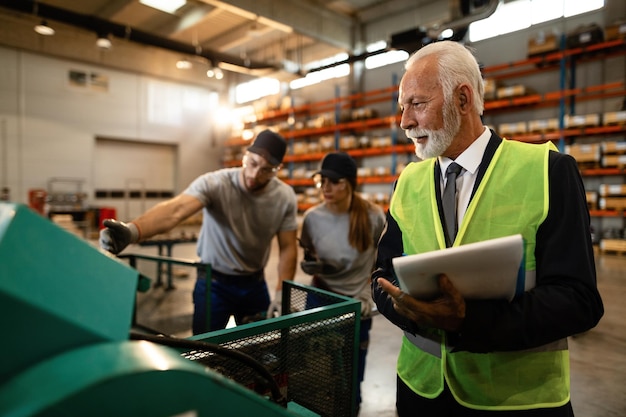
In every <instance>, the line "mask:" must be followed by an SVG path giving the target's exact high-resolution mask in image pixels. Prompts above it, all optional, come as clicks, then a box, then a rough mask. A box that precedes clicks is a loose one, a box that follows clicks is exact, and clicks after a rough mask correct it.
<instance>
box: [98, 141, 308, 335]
mask: <svg viewBox="0 0 626 417" xmlns="http://www.w3.org/2000/svg"><path fill="white" fill-rule="evenodd" d="M286 147H287V145H286V142H285V140H284V139H283V138H282V137H281V136H280V135H278V134H277V133H274V132H272V131H270V130H264V131H262V132H260V133H259V134H258V135H257V137H256V139H255V140H254V142H253V144H252V145H251V146H250V147H249V148H248V149H247V151H246V153H245V154H244V156H243V166H242V167H240V168H226V169H221V170H218V171H214V172H208V173H205V174H203V175H201V176H199V177H198V178H196V179H195V180H194V181H193V182H192V183H191V184H190V185H189V186H188V187H187V189H186V190H185V191H183V192H182V193H181V194H179V195H177V196H176V197H174V198H172V199H170V200H168V201H164V202H162V203H159V204H157V205H156V206H154V207H153V208H151V209H149V210H148V211H146V212H145V213H144V214H142V215H141V216H139V217H138V218H136V219H135V220H133V221H132V222H130V223H122V222H119V221H115V220H105V221H104V225H105V226H106V228H105V229H103V230H102V231H101V232H100V246H101V247H102V248H103V249H106V250H108V251H110V252H112V253H115V254H117V253H119V252H121V251H122V250H123V249H124V248H125V247H126V246H127V245H128V244H130V243H136V242H138V241H139V240H141V239H147V238H149V237H151V236H154V235H157V234H159V233H164V232H167V231H169V230H171V229H172V228H174V227H175V226H176V225H178V224H179V223H180V222H182V221H183V220H185V219H186V218H188V217H190V216H191V215H193V214H195V213H196V212H198V211H199V210H200V209H202V211H203V213H202V214H203V221H202V228H201V231H200V235H199V237H198V249H197V250H198V256H199V257H200V260H201V261H202V262H203V263H209V264H211V267H212V275H211V315H210V317H211V323H210V326H209V327H208V328H207V323H206V299H205V292H206V285H207V283H206V277H205V272H204V269H199V270H198V277H197V280H196V285H195V288H194V292H193V301H194V314H193V325H192V330H193V333H194V334H198V333H203V332H206V331H208V330H218V329H223V328H224V327H226V324H227V323H228V320H229V318H230V316H231V315H233V316H234V318H235V321H236V323H237V324H239V323H240V322H241V320H242V319H243V318H244V317H246V316H254V315H257V314H258V313H260V312H266V311H267V314H268V317H271V316H273V314H274V313H275V312H278V314H280V302H281V288H282V282H283V280H293V278H294V275H295V270H296V262H297V243H296V242H297V241H296V233H297V227H298V225H297V221H296V214H297V201H296V196H295V193H294V191H293V189H292V188H291V187H290V186H289V185H287V184H285V183H284V182H282V181H280V180H279V179H278V178H276V172H277V171H278V170H279V169H280V167H281V164H282V160H283V156H284V155H285V150H286ZM275 236H276V237H277V239H278V247H279V250H280V254H279V261H278V284H277V287H276V295H275V297H274V300H273V302H272V303H271V305H270V296H269V293H268V289H267V284H266V281H265V276H264V268H265V266H266V264H267V261H268V259H269V255H270V250H271V243H272V239H273V238H274V237H275Z"/></svg>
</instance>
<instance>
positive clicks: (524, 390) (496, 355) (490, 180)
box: [390, 140, 569, 410]
mask: <svg viewBox="0 0 626 417" xmlns="http://www.w3.org/2000/svg"><path fill="white" fill-rule="evenodd" d="M550 145H551V144H546V145H529V144H524V143H521V142H513V141H507V140H503V141H502V144H501V145H500V146H499V148H498V150H497V151H496V153H495V154H494V157H493V159H492V161H491V163H490V165H489V167H488V169H487V171H486V172H485V176H484V178H483V180H482V182H481V184H480V185H479V187H478V189H477V190H476V193H475V195H474V197H473V198H472V201H471V202H470V204H469V206H468V208H467V211H466V214H465V217H464V219H463V221H462V223H461V224H460V225H459V233H458V235H457V238H456V240H455V242H454V245H455V246H457V245H461V244H466V243H471V242H478V241H483V240H487V239H490V238H496V237H502V236H507V235H512V234H516V233H521V234H522V236H523V237H524V245H525V247H524V255H525V261H524V269H525V273H524V274H523V277H524V278H525V282H524V286H523V287H524V289H525V290H528V289H530V288H532V287H534V285H535V278H536V277H535V267H536V265H535V257H534V251H535V243H536V241H535V239H536V233H537V229H538V228H539V226H540V225H541V223H542V222H543V221H544V220H545V217H546V216H547V212H548V204H549V190H548V154H549V149H553V146H552V147H551V146H550ZM504 161H506V163H505V162H504ZM434 163H435V160H434V159H432V160H426V161H423V162H418V163H413V164H410V165H409V166H407V167H406V168H405V169H404V170H403V172H402V174H401V175H400V178H399V180H398V183H397V185H396V189H395V192H394V194H393V197H392V200H391V205H390V212H391V214H392V215H393V217H394V219H395V220H396V222H397V223H398V226H399V227H400V230H401V231H402V240H403V245H404V246H403V248H404V251H405V253H407V254H409V255H410V254H413V253H423V252H428V251H432V250H438V249H442V248H445V239H444V235H443V227H442V224H441V220H440V218H439V212H438V208H437V200H436V193H435V184H438V182H436V181H435V178H434ZM521 207H523V210H521V209H520V208H521ZM442 272H445V271H442ZM426 336H427V337H424V335H423V334H418V335H414V336H413V335H411V337H410V338H409V337H405V338H403V341H402V346H401V349H400V354H399V357H398V376H399V377H400V378H401V379H402V380H403V381H404V382H405V383H406V384H407V386H409V387H410V388H411V389H412V390H413V391H415V392H416V393H418V394H420V395H421V396H423V397H426V398H435V397H437V396H438V395H439V394H440V393H441V392H442V391H443V388H444V378H445V381H447V383H448V386H449V387H450V390H451V392H452V394H453V395H454V397H455V398H456V400H457V401H458V402H459V403H460V404H462V405H464V406H466V407H469V408H474V409H486V410H523V409H532V408H545V407H558V406H561V405H563V404H565V403H567V401H569V355H568V351H567V342H566V340H562V341H557V342H554V343H551V344H549V345H545V346H541V347H538V348H536V349H530V350H524V351H513V352H493V353H488V354H476V353H471V352H456V351H451V347H450V346H446V335H445V333H444V332H441V331H434V330H432V329H431V330H430V331H429V332H428V335H426ZM436 345H438V348H437V347H435V346H436Z"/></svg>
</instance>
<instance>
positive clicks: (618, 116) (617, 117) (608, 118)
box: [602, 110, 626, 126]
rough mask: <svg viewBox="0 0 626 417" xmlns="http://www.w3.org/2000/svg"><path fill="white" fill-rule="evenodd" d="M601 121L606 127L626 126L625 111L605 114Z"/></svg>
mask: <svg viewBox="0 0 626 417" xmlns="http://www.w3.org/2000/svg"><path fill="white" fill-rule="evenodd" d="M602 120H603V121H604V124H605V125H606V126H611V125H623V124H626V110H622V111H609V112H606V113H604V115H603V117H602Z"/></svg>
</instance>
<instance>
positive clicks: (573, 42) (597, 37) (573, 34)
mask: <svg viewBox="0 0 626 417" xmlns="http://www.w3.org/2000/svg"><path fill="white" fill-rule="evenodd" d="M603 41H604V31H603V30H602V28H601V27H600V26H598V25H597V24H595V23H591V24H589V25H583V26H579V27H577V28H576V29H574V30H572V31H570V32H569V33H568V34H567V38H566V40H565V42H566V44H567V47H568V48H579V47H584V46H589V45H594V44H596V43H600V42H603Z"/></svg>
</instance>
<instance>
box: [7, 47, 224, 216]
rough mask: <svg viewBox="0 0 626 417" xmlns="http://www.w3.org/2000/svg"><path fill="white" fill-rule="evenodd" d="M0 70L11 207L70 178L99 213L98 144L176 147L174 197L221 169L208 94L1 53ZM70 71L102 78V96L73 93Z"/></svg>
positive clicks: (219, 139)
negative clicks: (104, 82) (106, 86)
mask: <svg viewBox="0 0 626 417" xmlns="http://www.w3.org/2000/svg"><path fill="white" fill-rule="evenodd" d="M0 62H1V63H2V64H1V65H0V167H1V168H0V187H1V186H8V187H9V189H10V195H11V200H12V201H14V202H19V203H27V200H28V191H29V190H30V189H33V188H43V189H46V187H47V183H48V180H49V179H50V178H56V177H68V178H80V179H84V181H85V187H84V189H83V191H85V192H87V195H88V200H89V201H88V202H89V203H90V205H97V202H96V201H94V199H93V189H94V184H93V182H94V169H93V166H94V160H93V158H94V149H95V141H96V137H106V138H113V139H120V140H129V141H133V142H149V143H157V144H158V143H160V144H170V145H176V146H177V149H178V156H177V157H178V161H176V164H177V166H178V170H177V173H176V178H174V179H173V182H174V184H175V189H174V190H173V191H174V192H176V193H178V192H180V191H182V190H183V189H184V188H185V187H186V185H187V184H188V183H189V182H190V181H191V180H193V179H194V178H195V177H196V176H197V175H200V174H202V173H203V172H206V171H209V170H214V169H217V168H219V167H220V160H221V155H222V147H221V144H222V143H223V142H224V140H225V137H226V136H227V135H225V133H224V131H223V129H221V128H219V127H217V126H216V123H215V121H214V120H213V117H214V115H215V109H216V107H217V105H218V102H217V97H216V94H215V93H213V92H212V91H211V90H210V89H208V88H206V87H202V86H198V85H192V84H184V83H181V82H176V81H171V80H162V79H158V78H155V77H150V76H145V75H140V74H135V73H129V72H122V71H117V70H112V69H109V68H102V67H96V66H92V65H86V64H84V63H79V62H75V61H70V60H63V59H56V58H50V57H47V56H43V55H37V54H33V53H29V52H25V51H17V50H14V49H9V48H3V47H0ZM70 69H73V70H80V71H84V72H87V73H97V74H101V75H105V76H107V77H108V80H109V89H108V91H105V92H101V91H94V90H93V89H90V88H78V87H75V86H71V85H70V84H69V82H68V71H69V70H70ZM134 163H136V164H141V163H142V161H141V160H136V161H134ZM111 169H115V167H113V166H112V167H111Z"/></svg>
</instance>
